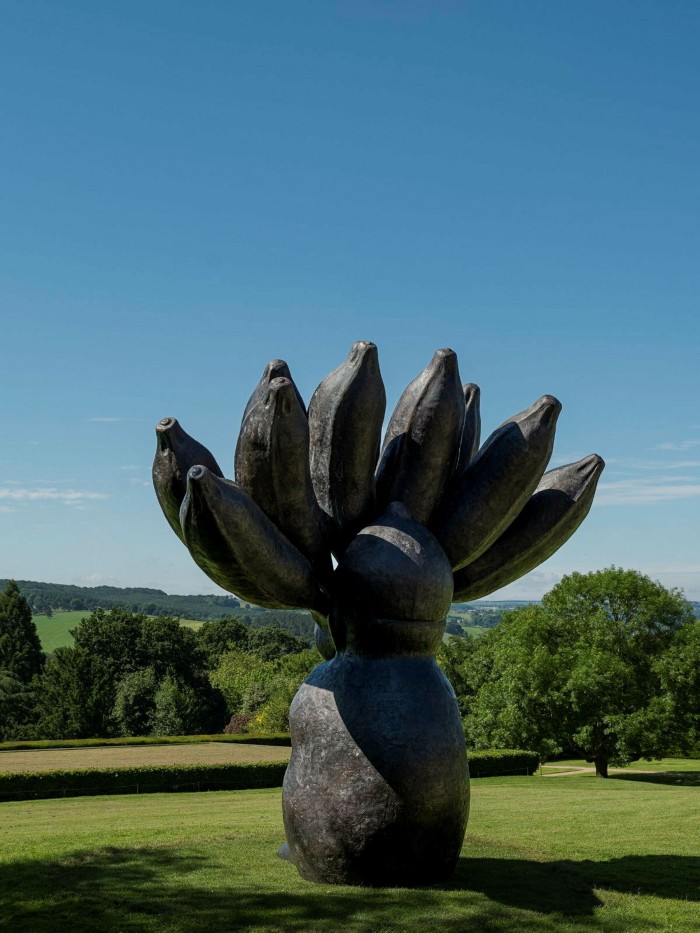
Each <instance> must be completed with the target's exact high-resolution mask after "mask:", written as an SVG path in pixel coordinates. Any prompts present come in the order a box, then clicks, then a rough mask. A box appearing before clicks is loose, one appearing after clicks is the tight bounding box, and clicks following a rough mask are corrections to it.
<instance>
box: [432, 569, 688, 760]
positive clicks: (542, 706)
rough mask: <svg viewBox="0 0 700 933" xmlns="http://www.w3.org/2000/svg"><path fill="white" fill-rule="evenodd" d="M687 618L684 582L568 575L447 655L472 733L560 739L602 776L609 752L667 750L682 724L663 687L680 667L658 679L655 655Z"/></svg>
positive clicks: (499, 740) (529, 742) (530, 740)
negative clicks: (465, 648)
mask: <svg viewBox="0 0 700 933" xmlns="http://www.w3.org/2000/svg"><path fill="white" fill-rule="evenodd" d="M692 620H693V612H692V609H691V607H690V605H689V604H688V603H687V602H686V601H685V600H684V599H683V597H682V595H681V594H680V593H678V592H676V591H669V590H666V589H664V587H662V586H661V585H660V584H658V583H654V582H653V581H651V580H650V579H648V578H647V577H645V576H644V575H643V574H640V573H638V572H636V571H631V570H619V569H617V568H614V567H613V568H609V569H607V570H602V571H598V572H596V573H590V574H585V575H583V574H572V575H571V576H569V577H564V579H563V580H562V581H561V583H560V584H559V585H558V586H556V587H554V589H553V590H552V591H551V592H550V593H548V594H547V595H546V596H545V597H544V598H543V600H542V605H541V606H537V605H532V606H528V607H526V608H523V609H520V610H517V611H515V612H512V613H509V614H507V615H506V616H505V617H504V620H503V622H502V623H501V625H499V626H498V627H497V628H496V629H494V630H492V631H491V632H489V633H487V634H485V635H484V636H482V637H481V638H480V639H479V640H478V641H477V643H476V644H475V645H474V646H473V650H472V651H471V652H467V653H466V654H465V655H464V657H463V658H459V657H454V656H453V657H452V658H450V657H449V656H448V657H447V663H452V665H453V667H454V668H455V674H454V675H453V676H455V679H456V681H457V686H458V690H460V691H461V698H460V699H461V704H462V708H463V709H464V710H465V712H466V714H467V715H466V718H465V729H466V732H467V736H468V740H469V741H470V742H471V743H472V744H473V745H474V746H475V747H477V748H479V747H482V748H483V747H489V746H491V747H492V746H494V745H495V746H496V747H498V746H502V747H508V746H513V745H521V746H524V747H526V748H528V747H529V748H533V749H536V750H537V751H539V752H540V754H542V755H543V756H549V755H554V754H556V753H557V752H558V751H560V750H564V751H566V752H567V753H569V754H570V755H572V756H575V757H584V758H586V759H587V760H589V761H593V762H595V764H596V772H597V773H598V774H599V775H600V776H606V774H607V766H608V763H610V764H625V763H627V762H629V761H632V760H635V759H637V758H639V757H642V756H643V757H658V756H660V755H662V754H665V753H667V752H668V751H670V750H672V749H673V748H674V741H675V739H674V737H675V736H676V735H677V732H676V731H675V730H674V728H672V718H673V710H672V705H671V704H669V702H668V700H667V699H664V695H665V694H666V695H668V693H669V691H670V690H671V686H670V685H671V680H673V678H674V677H675V680H676V682H678V683H681V682H684V680H683V677H684V676H685V675H683V676H681V675H680V674H675V675H672V674H671V668H668V669H667V677H666V682H664V679H663V677H662V675H661V671H662V669H664V668H663V665H662V666H660V664H661V661H660V659H661V658H662V657H663V656H664V653H665V652H666V651H667V650H669V648H670V646H671V645H673V644H676V642H675V639H676V638H680V637H681V636H680V634H679V635H676V633H680V632H681V631H682V630H683V629H684V627H686V626H689V625H690V624H691V623H692ZM678 644H680V642H678ZM678 652H679V661H680V662H681V664H680V666H681V667H683V664H688V663H690V662H689V659H688V657H686V652H685V651H684V650H681V649H680V648H678ZM691 653H692V652H691ZM683 658H685V661H683ZM443 663H445V662H443Z"/></svg>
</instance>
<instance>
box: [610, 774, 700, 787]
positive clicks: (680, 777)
mask: <svg viewBox="0 0 700 933" xmlns="http://www.w3.org/2000/svg"><path fill="white" fill-rule="evenodd" d="M608 778H609V780H613V781H638V782H641V783H643V784H668V785H671V786H673V787H700V771H654V772H649V773H647V774H610V775H608Z"/></svg>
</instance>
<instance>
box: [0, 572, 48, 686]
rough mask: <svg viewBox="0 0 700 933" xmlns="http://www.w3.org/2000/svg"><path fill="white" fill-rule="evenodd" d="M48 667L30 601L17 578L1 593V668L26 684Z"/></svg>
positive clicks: (9, 582) (10, 581)
mask: <svg viewBox="0 0 700 933" xmlns="http://www.w3.org/2000/svg"><path fill="white" fill-rule="evenodd" d="M43 666H44V654H43V652H42V650H41V642H40V641H39V636H38V635H37V631H36V625H35V624H34V622H33V621H32V611H31V609H30V607H29V603H28V602H27V600H26V599H25V598H24V597H23V596H22V594H21V593H20V590H19V587H18V586H17V584H16V583H15V581H14V580H9V581H8V582H7V585H6V587H5V591H4V592H3V593H2V594H0V670H3V671H7V672H8V673H9V674H10V675H11V676H12V677H14V678H15V679H16V680H18V681H19V682H20V683H22V684H28V683H30V681H31V679H32V677H34V675H35V674H39V673H40V672H41V670H42V668H43Z"/></svg>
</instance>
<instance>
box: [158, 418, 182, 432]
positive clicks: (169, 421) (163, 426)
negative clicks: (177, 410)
mask: <svg viewBox="0 0 700 933" xmlns="http://www.w3.org/2000/svg"><path fill="white" fill-rule="evenodd" d="M177 425H178V420H177V418H161V419H160V421H159V422H158V424H157V425H156V433H157V434H164V433H165V432H166V431H169V430H170V429H171V428H175V427H177Z"/></svg>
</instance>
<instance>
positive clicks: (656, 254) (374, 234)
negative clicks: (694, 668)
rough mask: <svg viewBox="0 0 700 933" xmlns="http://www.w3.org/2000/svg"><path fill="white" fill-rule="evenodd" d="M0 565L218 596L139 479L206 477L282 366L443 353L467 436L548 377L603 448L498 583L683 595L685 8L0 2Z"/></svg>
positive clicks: (568, 421) (687, 190)
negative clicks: (189, 465)
mask: <svg viewBox="0 0 700 933" xmlns="http://www.w3.org/2000/svg"><path fill="white" fill-rule="evenodd" d="M0 16H1V18H2V28H1V29H0V98H1V100H2V110H1V113H2V126H3V139H4V143H3V145H2V147H0V189H1V190H0V196H1V201H0V203H2V216H3V222H2V224H1V225H0V310H1V312H2V338H3V339H2V358H3V366H2V373H1V375H0V379H1V380H2V385H1V388H2V396H1V399H2V402H1V404H0V427H1V430H2V445H0V577H7V576H14V577H17V578H21V579H34V580H48V581H53V582H63V583H80V584H83V585H91V584H92V585H95V584H98V583H111V584H114V585H121V586H135V585H143V586H155V587H158V588H162V589H165V590H166V591H169V592H183V593H195V592H212V591H215V589H216V588H215V587H214V585H213V584H211V583H210V582H209V580H208V579H207V578H206V577H204V576H203V574H201V572H200V571H199V570H198V569H197V568H196V567H195V565H194V564H193V563H192V561H191V560H190V558H189V556H188V555H187V552H186V551H185V549H184V548H183V546H182V545H181V544H180V543H179V541H178V540H177V539H176V538H175V536H174V535H173V534H172V532H171V531H170V530H169V528H168V526H167V524H166V522H165V520H164V519H163V517H162V515H161V514H160V512H159V509H158V506H157V503H156V501H155V497H154V494H153V490H152V488H151V485H150V478H149V477H150V463H151V460H152V456H153V450H154V431H153V428H154V425H155V423H156V421H157V420H158V419H159V418H161V417H163V416H166V415H174V416H176V417H178V418H179V419H180V421H181V422H182V424H183V426H184V427H185V428H186V430H188V431H189V432H190V433H191V434H193V435H194V436H195V437H197V438H198V440H200V441H201V442H202V443H204V444H205V445H206V446H207V447H209V448H210V449H211V450H212V452H213V453H214V454H215V455H216V457H217V459H219V461H220V463H221V464H222V466H223V467H224V468H225V469H228V471H229V474H230V471H231V466H230V465H231V462H232V456H233V448H234V445H235V439H236V435H237V429H238V425H239V422H240V416H241V413H242V410H243V407H244V405H245V402H246V400H247V397H248V395H249V393H250V391H251V389H252V387H253V385H254V384H255V382H256V381H257V379H258V378H259V375H260V372H261V371H262V369H263V366H264V364H265V363H266V361H267V360H268V359H272V358H275V357H283V358H284V359H286V360H287V361H288V363H289V365H290V367H291V369H292V372H293V374H294V376H295V379H296V381H297V383H298V385H299V387H300V389H301V391H302V393H303V394H304V395H305V397H307V398H308V397H309V396H310V394H311V392H312V391H313V389H314V387H315V386H316V384H317V383H318V382H319V381H320V379H321V378H322V377H323V376H324V375H325V373H326V372H328V371H329V370H330V369H332V368H334V367H335V366H336V365H338V363H339V362H340V361H341V360H342V359H343V358H344V356H345V354H346V353H347V350H348V348H349V346H350V344H351V343H352V342H353V341H354V340H358V339H365V340H373V341H374V342H375V343H376V344H377V345H378V347H379V352H380V362H381V365H382V371H383V374H384V379H385V382H386V386H387V396H388V399H389V410H391V407H392V406H393V404H394V402H395V401H396V399H397V398H398V395H399V394H400V392H401V390H402V389H403V387H404V386H405V384H406V383H407V382H409V381H410V380H411V379H412V378H413V377H414V376H415V375H416V374H417V373H418V372H419V371H420V370H421V369H422V368H423V367H424V366H425V365H426V363H427V362H428V360H429V359H430V357H431V355H432V352H433V351H434V350H435V349H436V348H438V347H443V346H449V347H452V348H453V349H455V350H456V351H457V353H458V355H459V359H460V370H461V374H462V378H463V381H465V382H466V381H472V382H477V383H478V384H479V385H480V386H481V390H482V417H483V424H484V431H485V433H486V434H487V433H489V432H490V430H492V429H493V428H494V427H495V426H496V425H498V424H500V423H501V422H502V421H503V420H505V419H506V418H507V417H508V416H509V415H511V414H514V413H515V412H517V411H520V410H521V409H523V408H524V407H526V406H527V405H529V404H530V403H531V402H532V401H533V400H534V399H535V398H537V397H538V396H539V395H542V394H543V393H545V392H549V393H552V394H554V395H556V396H557V397H558V398H559V399H560V400H561V401H562V403H563V412H562V415H561V417H560V420H559V428H558V434H557V443H556V447H555V454H554V462H555V463H557V464H558V463H562V462H566V461H569V460H574V459H578V458H579V457H581V456H583V455H585V454H587V453H590V452H593V451H595V452H597V453H599V454H601V455H602V456H603V457H604V458H605V459H606V461H607V463H608V466H607V469H606V471H605V473H604V475H603V479H602V481H601V486H600V492H599V494H598V498H597V502H596V504H595V506H594V508H593V510H592V512H591V514H590V515H589V517H588V519H587V520H586V522H585V523H584V525H583V526H582V527H581V529H580V530H579V532H578V533H577V534H576V536H575V537H574V538H573V539H572V540H571V541H570V542H569V543H568V544H567V545H566V546H565V547H564V548H563V549H562V550H561V551H559V552H558V553H557V554H556V555H555V556H554V557H553V558H551V559H550V560H549V561H548V562H547V563H546V564H544V565H543V566H542V567H541V568H539V570H537V571H534V572H533V573H531V574H530V575H529V576H528V577H526V578H523V580H521V581H519V582H518V583H516V584H513V585H511V586H510V587H508V588H507V590H506V591H502V594H503V596H511V597H514V598H530V597H538V596H540V595H541V594H542V593H543V592H544V591H546V590H547V589H548V588H549V587H550V586H551V585H553V584H554V583H555V582H556V581H557V580H558V579H559V578H560V576H561V575H562V574H563V573H568V572H570V571H572V570H581V571H587V570H593V569H597V568H600V567H604V566H608V565H610V564H611V563H614V564H616V565H618V566H623V567H634V568H638V569H640V570H642V571H644V572H645V573H648V574H650V575H651V576H652V577H654V578H655V579H659V580H661V581H662V582H663V583H664V584H666V585H669V586H680V587H683V588H685V590H686V593H687V595H688V596H689V597H691V598H695V599H700V553H699V547H698V526H699V519H700V509H699V508H698V505H699V503H700V404H699V403H700V375H699V373H700V367H699V366H698V337H699V336H700V324H699V323H698V320H699V314H698V311H699V307H698V305H699V302H698V298H699V296H700V263H699V262H698V256H699V255H700V249H699V247H700V236H699V228H698V207H699V203H698V202H699V201H700V192H699V182H698V169H697V166H698V165H699V164H700V152H699V149H700V121H699V120H698V97H699V89H700V74H699V72H698V64H697V48H698V42H699V40H700V6H698V4H697V3H695V2H681V0H674V2H673V3H660V2H654V3H649V2H644V0H637V2H634V3H632V2H624V0H622V2H617V3H615V4H609V3H603V2H591V3H586V4H582V3H575V2H568V0H565V2H561V3H555V2H549V3H545V2H530V3H522V2H505V0H504V2H499V3H492V4H476V3H466V2H464V3H458V2H437V3H432V2H412V0H405V2H379V0H377V2H364V0H348V2H334V0H324V2H303V0H296V2H294V3H289V2H264V0H261V2H259V3H248V4H244V3H238V2H223V0H220V2H213V0H209V2H207V0H199V2H197V3H177V4H176V3H172V2H170V0H168V2H158V0H146V2H143V0H139V2H128V0H121V2H119V3H109V2H105V3H99V4H98V3H94V2H92V0H82V2H79V0H62V2H61V3H56V2H53V0H49V2H37V0H5V2H4V3H3V5H2V11H1V13H0Z"/></svg>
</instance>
